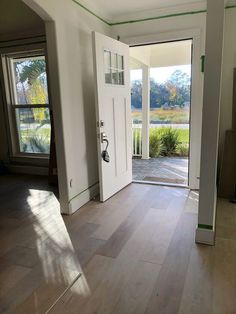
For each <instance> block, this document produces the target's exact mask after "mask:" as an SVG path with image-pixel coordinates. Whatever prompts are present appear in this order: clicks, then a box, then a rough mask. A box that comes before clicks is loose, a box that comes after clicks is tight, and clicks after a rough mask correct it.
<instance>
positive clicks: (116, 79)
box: [112, 69, 119, 85]
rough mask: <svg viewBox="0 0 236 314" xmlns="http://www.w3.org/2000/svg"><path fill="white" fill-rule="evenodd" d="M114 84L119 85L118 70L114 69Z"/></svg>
mask: <svg viewBox="0 0 236 314" xmlns="http://www.w3.org/2000/svg"><path fill="white" fill-rule="evenodd" d="M112 84H116V85H117V84H119V79H118V71H117V69H112Z"/></svg>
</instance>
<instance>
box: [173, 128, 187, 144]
mask: <svg viewBox="0 0 236 314" xmlns="http://www.w3.org/2000/svg"><path fill="white" fill-rule="evenodd" d="M175 130H177V132H178V133H179V141H180V142H181V143H189V130H188V129H175Z"/></svg>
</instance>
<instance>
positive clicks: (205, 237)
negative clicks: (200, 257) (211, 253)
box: [195, 227, 215, 245]
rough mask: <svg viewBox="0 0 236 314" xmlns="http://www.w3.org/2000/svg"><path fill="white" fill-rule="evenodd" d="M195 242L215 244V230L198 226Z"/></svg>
mask: <svg viewBox="0 0 236 314" xmlns="http://www.w3.org/2000/svg"><path fill="white" fill-rule="evenodd" d="M195 242H196V243H202V244H208V245H214V244H215V231H214V230H209V229H203V228H199V227H197V229H196V236H195Z"/></svg>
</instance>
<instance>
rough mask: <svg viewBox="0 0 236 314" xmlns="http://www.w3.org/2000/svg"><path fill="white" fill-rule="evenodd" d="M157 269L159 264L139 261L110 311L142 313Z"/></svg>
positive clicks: (125, 313)
mask: <svg viewBox="0 0 236 314" xmlns="http://www.w3.org/2000/svg"><path fill="white" fill-rule="evenodd" d="M159 271H160V266H158V265H155V264H152V263H147V262H141V261H139V262H138V264H137V265H136V267H135V268H134V271H133V274H132V276H131V278H130V279H129V281H128V282H127V284H126V286H125V287H124V290H123V291H122V293H121V295H120V297H119V299H118V302H117V304H116V305H115V307H114V309H112V311H111V312H110V313H113V314H143V313H144V312H145V309H146V306H147V303H148V300H149V298H150V296H151V293H152V290H153V287H154V284H155V281H156V279H157V277H158V273H159Z"/></svg>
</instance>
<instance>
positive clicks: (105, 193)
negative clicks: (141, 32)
mask: <svg viewBox="0 0 236 314" xmlns="http://www.w3.org/2000/svg"><path fill="white" fill-rule="evenodd" d="M93 47H94V69H95V74H96V87H97V89H96V118H97V142H98V165H99V183H100V200H101V201H105V200H107V199H108V198H109V197H111V196H112V195H114V194H115V193H116V192H118V191H119V190H121V189H122V188H123V187H125V186H126V185H128V184H129V183H130V182H131V181H132V153H131V147H132V146H131V144H132V143H131V138H132V136H131V105H130V79H129V46H127V45H125V44H123V43H121V42H119V41H117V40H114V39H112V38H110V37H107V36H105V35H102V34H99V33H96V32H94V33H93ZM107 141H108V142H109V145H108V148H107V152H108V155H109V158H108V156H106V158H105V159H109V162H107V161H104V159H103V157H102V155H103V154H104V153H103V152H104V150H105V148H106V146H107Z"/></svg>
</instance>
